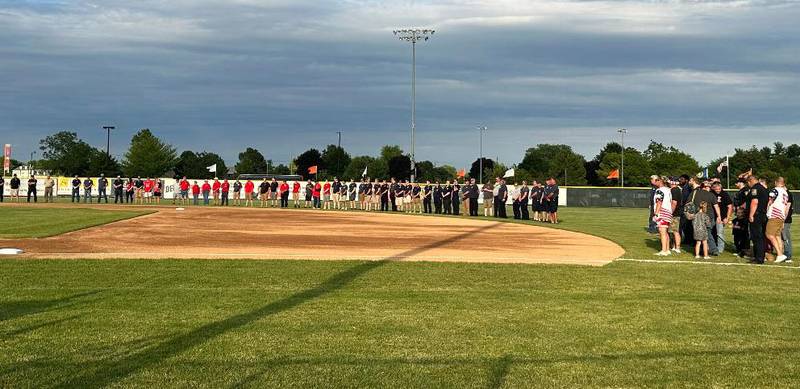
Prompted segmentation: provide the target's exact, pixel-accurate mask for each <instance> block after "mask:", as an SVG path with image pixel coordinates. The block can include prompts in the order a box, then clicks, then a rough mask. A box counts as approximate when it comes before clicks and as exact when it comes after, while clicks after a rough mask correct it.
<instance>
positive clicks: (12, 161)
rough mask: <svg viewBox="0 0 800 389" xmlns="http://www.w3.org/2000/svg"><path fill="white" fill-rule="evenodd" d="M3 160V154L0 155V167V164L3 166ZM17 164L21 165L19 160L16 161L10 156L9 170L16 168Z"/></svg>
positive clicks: (4, 158)
mask: <svg viewBox="0 0 800 389" xmlns="http://www.w3.org/2000/svg"><path fill="white" fill-rule="evenodd" d="M5 161H6V157H5V156H3V155H0V169H1V168H2V166H5ZM19 165H21V163H20V162H19V161H17V160H16V159H14V158H11V163H9V168H10V169H11V170H14V168H16V167H17V166H19ZM3 174H5V172H3Z"/></svg>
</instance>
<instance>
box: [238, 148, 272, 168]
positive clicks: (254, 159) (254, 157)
mask: <svg viewBox="0 0 800 389" xmlns="http://www.w3.org/2000/svg"><path fill="white" fill-rule="evenodd" d="M235 168H236V173H238V174H264V173H266V172H267V160H266V159H265V158H264V155H263V154H261V152H260V151H258V150H256V149H254V148H252V147H248V148H247V149H246V150H245V151H242V152H241V153H239V162H238V163H236V166H235Z"/></svg>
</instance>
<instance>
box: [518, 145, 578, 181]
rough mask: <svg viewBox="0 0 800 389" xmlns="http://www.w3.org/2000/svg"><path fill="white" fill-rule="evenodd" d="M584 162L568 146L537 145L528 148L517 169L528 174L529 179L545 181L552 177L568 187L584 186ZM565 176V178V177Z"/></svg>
mask: <svg viewBox="0 0 800 389" xmlns="http://www.w3.org/2000/svg"><path fill="white" fill-rule="evenodd" d="M585 164H586V160H585V159H584V158H583V156H581V155H580V154H577V153H575V152H574V151H572V147H570V146H568V145H552V144H539V145H537V146H536V147H532V148H529V149H528V150H527V151H526V152H525V157H524V158H523V159H522V162H521V163H520V164H519V168H521V169H525V170H526V171H528V172H530V178H534V179H538V180H545V179H547V178H549V177H554V178H556V179H558V180H560V181H561V182H562V183H563V181H564V179H565V178H566V179H567V184H570V185H585V184H586V166H585ZM565 174H566V176H565Z"/></svg>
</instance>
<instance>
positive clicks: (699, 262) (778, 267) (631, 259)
mask: <svg viewBox="0 0 800 389" xmlns="http://www.w3.org/2000/svg"><path fill="white" fill-rule="evenodd" d="M614 262H638V263H660V264H676V263H677V264H690V265H717V266H750V267H759V268H770V269H792V270H800V267H796V266H791V264H786V265H785V266H783V265H778V266H769V265H759V264H754V263H738V262H706V261H680V260H674V259H672V260H670V259H637V258H617V259H615V260H614Z"/></svg>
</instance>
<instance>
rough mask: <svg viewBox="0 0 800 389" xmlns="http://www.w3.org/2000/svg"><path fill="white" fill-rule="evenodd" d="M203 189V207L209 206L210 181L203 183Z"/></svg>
mask: <svg viewBox="0 0 800 389" xmlns="http://www.w3.org/2000/svg"><path fill="white" fill-rule="evenodd" d="M201 189H202V191H203V205H208V195H209V194H210V193H211V184H209V183H208V180H205V181H203V186H202V187H201Z"/></svg>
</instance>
